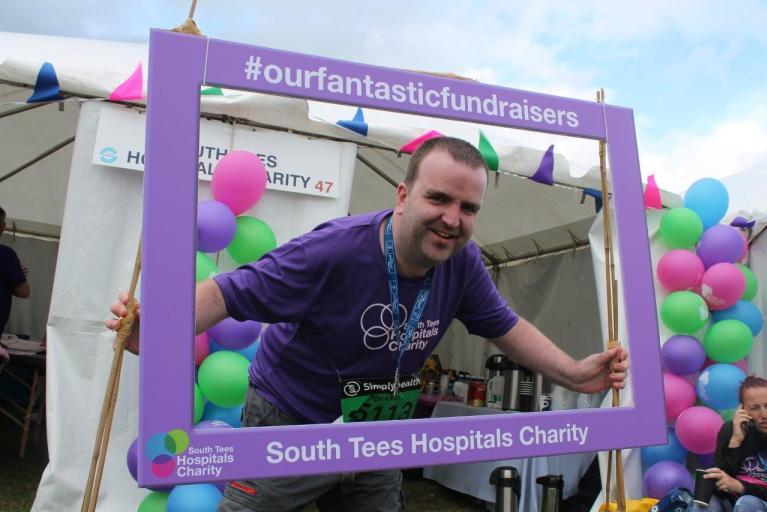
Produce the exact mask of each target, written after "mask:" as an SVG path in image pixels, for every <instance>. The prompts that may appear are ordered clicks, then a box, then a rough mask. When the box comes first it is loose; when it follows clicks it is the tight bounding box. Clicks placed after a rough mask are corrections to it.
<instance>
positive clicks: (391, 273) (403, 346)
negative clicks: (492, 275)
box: [384, 216, 434, 398]
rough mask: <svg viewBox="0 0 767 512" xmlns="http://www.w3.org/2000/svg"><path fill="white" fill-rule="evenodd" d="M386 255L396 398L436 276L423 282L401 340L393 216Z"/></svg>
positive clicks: (387, 232)
mask: <svg viewBox="0 0 767 512" xmlns="http://www.w3.org/2000/svg"><path fill="white" fill-rule="evenodd" d="M384 254H385V256H386V277H387V278H388V280H389V296H390V298H391V316H392V330H393V331H394V339H395V340H399V341H400V343H399V353H398V354H397V366H396V367H395V371H394V387H393V395H394V397H395V398H396V397H397V394H398V393H399V369H400V366H401V364H402V356H403V355H404V354H405V352H406V351H407V348H408V347H409V346H410V340H411V339H412V338H413V333H414V332H415V329H416V327H417V326H418V322H419V321H420V320H421V315H422V314H423V310H424V308H425V307H426V301H427V300H428V299H429V291H430V290H431V279H432V276H433V275H434V269H433V268H432V269H429V271H428V272H427V273H426V278H425V279H424V281H423V286H422V287H421V290H420V291H419V292H418V297H417V298H416V299H415V304H413V311H412V312H411V313H410V319H409V320H408V323H407V326H406V328H405V335H404V336H403V338H402V339H400V334H399V280H398V278H397V259H396V257H395V256H394V235H393V232H392V216H389V219H388V220H387V221H386V227H385V228H384Z"/></svg>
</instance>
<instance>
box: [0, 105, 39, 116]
mask: <svg viewBox="0 0 767 512" xmlns="http://www.w3.org/2000/svg"><path fill="white" fill-rule="evenodd" d="M45 105H48V103H32V104H31V105H24V106H23V107H19V108H12V109H9V110H4V111H3V112H0V119H2V118H4V117H8V116H12V115H15V114H21V113H22V112H26V111H28V110H32V109H35V108H38V107H44V106H45Z"/></svg>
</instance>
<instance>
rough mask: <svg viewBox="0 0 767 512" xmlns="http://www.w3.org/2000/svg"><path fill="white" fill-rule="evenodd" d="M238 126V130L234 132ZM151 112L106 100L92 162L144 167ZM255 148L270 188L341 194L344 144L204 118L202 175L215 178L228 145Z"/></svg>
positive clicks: (136, 167) (334, 195)
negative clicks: (107, 103) (148, 121)
mask: <svg viewBox="0 0 767 512" xmlns="http://www.w3.org/2000/svg"><path fill="white" fill-rule="evenodd" d="M232 130H234V134H232ZM145 133H146V115H145V114H144V113H143V112H139V111H137V110H135V109H129V108H122V107H117V106H112V105H105V106H104V108H102V109H101V116H100V118H99V124H98V128H97V131H96V144H95V145H94V148H93V159H92V162H93V163H94V164H96V165H105V166H109V167H120V168H123V169H134V170H138V171H143V170H144V146H145ZM230 148H231V149H233V150H244V151H251V152H253V153H255V154H256V155H258V157H259V158H260V159H261V161H262V162H263V164H264V167H265V168H266V176H267V184H266V188H268V189H271V190H284V191H287V192H296V193H298V194H310V195H314V196H323V197H332V198H337V197H338V189H339V183H338V180H339V177H340V171H339V169H340V166H341V143H338V142H333V141H327V140H317V139H312V140H309V139H307V138H305V137H301V136H299V135H292V134H289V133H282V132H275V131H271V130H264V129H257V128H252V127H249V126H235V127H234V128H233V127H232V125H227V124H224V123H222V122H220V121H210V120H206V119H201V120H200V152H199V157H200V160H199V163H198V165H197V173H198V176H199V179H201V180H205V181H210V180H211V178H212V176H213V171H214V170H215V168H216V164H217V163H218V161H219V160H220V159H221V158H223V157H224V155H226V154H227V153H228V152H229V150H230Z"/></svg>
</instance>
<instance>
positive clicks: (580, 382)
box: [572, 347, 629, 393]
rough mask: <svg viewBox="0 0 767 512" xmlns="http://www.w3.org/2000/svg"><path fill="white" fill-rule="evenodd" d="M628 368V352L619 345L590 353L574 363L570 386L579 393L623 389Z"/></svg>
mask: <svg viewBox="0 0 767 512" xmlns="http://www.w3.org/2000/svg"><path fill="white" fill-rule="evenodd" d="M628 368H629V362H628V353H627V352H626V351H625V350H624V349H623V348H620V347H617V348H612V349H610V350H605V351H604V352H601V353H599V354H592V355H590V356H588V357H586V358H585V359H581V360H580V361H578V362H577V363H576V368H575V372H574V373H573V374H572V388H573V389H574V390H576V391H580V392H581V393H598V392H600V391H604V390H606V389H609V388H613V389H623V388H624V387H625V386H626V382H625V381H626V375H627V372H628Z"/></svg>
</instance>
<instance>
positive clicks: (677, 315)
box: [660, 291, 708, 334]
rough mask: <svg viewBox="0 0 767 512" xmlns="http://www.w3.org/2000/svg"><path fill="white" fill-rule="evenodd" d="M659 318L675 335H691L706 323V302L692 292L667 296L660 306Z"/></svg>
mask: <svg viewBox="0 0 767 512" xmlns="http://www.w3.org/2000/svg"><path fill="white" fill-rule="evenodd" d="M660 317H661V320H663V323H664V324H666V327H668V328H669V329H671V330H672V331H674V332H675V333H677V334H692V333H694V332H695V331H697V330H698V329H700V328H701V327H703V326H704V325H706V322H707V321H708V307H707V306H706V301H704V300H703V298H702V297H701V296H700V295H698V294H697V293H693V292H687V291H683V292H674V293H671V294H669V295H668V296H667V297H666V298H665V299H664V300H663V304H661V306H660Z"/></svg>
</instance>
